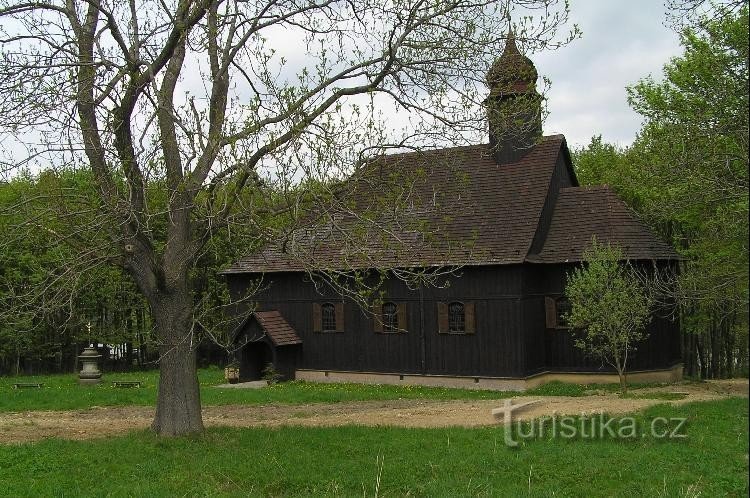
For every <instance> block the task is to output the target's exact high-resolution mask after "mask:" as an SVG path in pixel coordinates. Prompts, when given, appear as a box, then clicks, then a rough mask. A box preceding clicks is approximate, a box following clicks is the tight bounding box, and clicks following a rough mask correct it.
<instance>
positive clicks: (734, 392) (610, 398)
mask: <svg viewBox="0 0 750 498" xmlns="http://www.w3.org/2000/svg"><path fill="white" fill-rule="evenodd" d="M659 392H679V393H685V397H684V398H683V399H680V400H672V401H666V400H664V399H631V398H627V399H623V398H620V397H619V396H617V395H615V394H597V393H596V391H594V392H593V393H592V395H590V396H584V397H569V396H546V397H545V396H528V397H526V396H524V397H519V398H516V399H514V403H516V404H517V403H522V402H525V401H532V400H539V402H538V403H536V404H534V405H533V406H530V407H529V408H527V409H525V410H524V411H523V412H522V413H521V414H520V415H519V416H518V417H517V418H518V419H530V418H535V417H540V416H542V415H551V414H553V413H557V414H560V415H576V414H581V413H583V412H585V413H596V412H600V411H606V412H608V413H612V414H615V413H627V412H633V411H637V410H641V409H644V408H646V407H648V406H651V405H655V404H658V403H672V404H682V403H689V402H693V401H709V400H715V399H722V398H725V397H728V396H745V397H746V396H747V395H748V381H747V379H743V380H729V381H713V382H705V383H701V384H683V385H674V386H668V387H659V388H652V389H640V390H638V391H634V393H635V394H637V395H639V396H641V395H648V394H649V393H659ZM502 404H503V401H502V400H456V401H436V400H390V401H360V402H352V403H316V404H307V405H282V404H276V405H227V406H207V407H205V408H204V409H203V420H204V422H205V424H206V426H209V427H211V426H230V427H277V426H282V425H302V426H339V425H350V424H352V425H354V424H356V425H370V426H376V425H392V426H400V427H448V426H464V427H474V426H482V425H491V424H496V423H498V422H497V421H496V420H495V419H494V418H493V416H492V414H491V411H492V409H493V408H498V407H500V406H502ZM153 415H154V409H153V408H151V407H139V406H124V407H94V408H90V409H86V410H72V411H32V412H21V413H12V412H11V413H0V444H13V443H20V442H28V441H36V440H39V439H44V438H48V437H58V438H65V439H90V438H96V437H104V436H110V435H115V434H120V433H124V432H128V431H131V430H139V429H145V428H147V427H148V426H149V424H150V423H151V420H152V418H153Z"/></svg>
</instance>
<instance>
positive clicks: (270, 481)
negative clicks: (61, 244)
mask: <svg viewBox="0 0 750 498" xmlns="http://www.w3.org/2000/svg"><path fill="white" fill-rule="evenodd" d="M637 417H638V419H639V423H640V425H642V426H647V425H648V424H649V423H650V421H651V420H653V419H654V418H655V417H667V418H671V417H687V418H688V423H687V426H686V427H687V428H686V431H685V432H686V433H687V437H686V438H685V439H679V440H658V439H654V438H652V437H650V436H647V437H645V438H640V437H638V438H633V439H625V440H623V439H599V440H583V439H574V440H565V439H551V438H542V439H536V440H531V441H527V442H526V443H524V444H522V445H521V446H520V447H518V448H507V447H505V446H504V444H503V429H502V427H486V428H476V429H462V428H450V429H401V428H390V427H382V428H377V427H375V428H373V427H338V428H299V427H282V428H279V429H211V430H209V431H207V432H206V434H205V435H203V436H201V437H194V438H176V439H158V438H156V437H155V436H153V435H152V434H150V433H148V432H137V433H132V434H130V435H128V436H124V437H118V438H112V439H106V440H105V439H102V440H91V441H82V442H78V441H62V440H46V441H43V442H39V443H32V444H24V445H20V446H0V483H2V486H1V487H2V488H3V491H4V492H3V495H4V496H33V497H38V496H150V497H151V496H154V497H156V496H243V497H244V496H406V495H408V496H429V497H459V496H498V497H507V496H540V497H541V496H545V497H546V496H639V497H640V496H642V497H652V496H653V497H658V496H680V497H682V496H686V497H697V496H699V495H700V496H706V497H708V496H711V497H713V496H738V497H739V496H741V497H744V496H747V492H748V456H747V455H748V401H747V399H741V398H732V399H727V400H723V401H715V402H703V403H692V404H687V405H683V406H681V407H672V406H669V405H658V406H654V407H652V408H650V409H648V410H647V411H645V412H643V413H641V414H639V415H637ZM378 479H379V484H378Z"/></svg>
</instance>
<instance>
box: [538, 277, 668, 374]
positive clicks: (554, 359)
mask: <svg viewBox="0 0 750 498" xmlns="http://www.w3.org/2000/svg"><path fill="white" fill-rule="evenodd" d="M646 264H647V265H650V264H651V263H646ZM573 268H574V265H573V264H560V265H529V266H528V267H527V272H528V278H526V279H525V283H526V285H525V294H526V296H527V298H526V302H527V303H529V306H528V308H527V309H526V311H525V313H524V323H523V329H524V331H525V333H526V334H527V339H528V340H527V341H526V343H527V344H528V345H532V344H536V345H537V350H534V349H532V348H531V346H529V348H528V349H527V355H526V365H527V370H526V374H527V375H528V374H533V373H536V372H538V371H544V370H554V371H612V370H613V369H612V367H610V366H609V365H607V364H602V362H601V361H596V360H593V359H591V358H588V357H586V356H585V355H584V353H583V351H582V350H580V349H579V348H577V347H575V342H574V341H575V337H574V334H573V332H571V331H569V330H566V329H548V328H546V323H545V315H544V314H545V308H544V297H545V296H549V295H552V296H561V295H563V293H564V289H565V281H566V274H567V273H568V272H570V271H571V270H572V269H573ZM662 315H663V313H662ZM647 332H648V338H647V339H646V340H645V341H643V342H642V343H641V344H639V345H638V350H637V351H636V352H635V353H633V354H632V356H631V358H630V359H629V360H628V364H629V366H628V369H629V370H647V369H658V368H668V367H671V366H673V365H675V364H676V363H678V362H679V361H680V358H681V355H680V339H679V338H680V335H679V334H680V331H679V324H678V323H677V322H676V321H674V320H671V319H669V318H667V317H666V316H659V315H657V316H655V317H654V318H653V320H652V321H651V323H650V324H649V326H648V327H647ZM539 346H541V347H539Z"/></svg>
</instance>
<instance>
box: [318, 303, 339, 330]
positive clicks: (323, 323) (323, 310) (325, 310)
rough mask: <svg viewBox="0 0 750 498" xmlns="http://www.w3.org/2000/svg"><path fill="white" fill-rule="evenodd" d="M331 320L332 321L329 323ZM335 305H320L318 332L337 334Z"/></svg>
mask: <svg viewBox="0 0 750 498" xmlns="http://www.w3.org/2000/svg"><path fill="white" fill-rule="evenodd" d="M331 320H333V321H332V322H331ZM336 323H337V321H336V305H335V304H333V303H330V302H325V303H321V304H320V331H321V332H328V333H330V332H337V327H336Z"/></svg>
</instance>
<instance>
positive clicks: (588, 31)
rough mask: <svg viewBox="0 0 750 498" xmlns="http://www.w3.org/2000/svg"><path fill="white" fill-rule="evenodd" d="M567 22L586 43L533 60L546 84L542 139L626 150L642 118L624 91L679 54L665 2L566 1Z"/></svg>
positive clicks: (536, 57)
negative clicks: (596, 138) (598, 138)
mask: <svg viewBox="0 0 750 498" xmlns="http://www.w3.org/2000/svg"><path fill="white" fill-rule="evenodd" d="M570 3H571V6H570V8H571V21H572V22H575V23H576V24H578V26H579V27H580V28H581V30H582V31H583V36H582V37H581V38H580V39H578V40H575V41H574V42H572V43H571V44H570V45H568V46H566V47H563V48H561V49H558V50H557V51H553V52H545V53H538V54H533V55H531V57H532V59H533V60H534V63H535V64H536V67H537V70H538V71H539V74H540V75H545V76H547V77H548V78H550V80H551V82H552V87H551V89H550V91H549V93H548V107H549V111H550V115H549V117H548V118H547V121H546V123H545V125H544V132H545V134H554V133H562V134H564V135H565V136H566V138H567V140H568V144H569V145H571V146H574V147H577V146H580V145H586V144H588V143H589V141H590V139H591V137H592V136H593V135H598V134H601V135H602V136H603V138H604V140H606V141H608V142H615V143H619V144H621V145H628V144H630V143H631V142H632V141H633V139H634V138H635V134H636V133H637V131H638V130H639V129H640V124H641V117H640V116H639V115H638V114H636V113H635V112H633V111H632V110H631V109H630V107H629V106H628V103H627V95H626V93H625V87H626V86H627V85H631V84H633V83H635V82H637V81H638V79H640V78H642V77H644V76H646V75H648V74H652V75H653V76H654V77H656V78H660V77H661V74H662V71H661V70H662V66H663V65H664V63H665V62H667V61H668V60H669V59H670V58H671V57H674V56H676V55H679V54H680V53H681V50H680V46H679V39H678V36H677V33H675V32H674V31H672V30H671V29H670V28H668V27H666V26H665V25H664V19H665V15H664V13H665V8H664V3H663V0H571V2H570Z"/></svg>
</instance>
